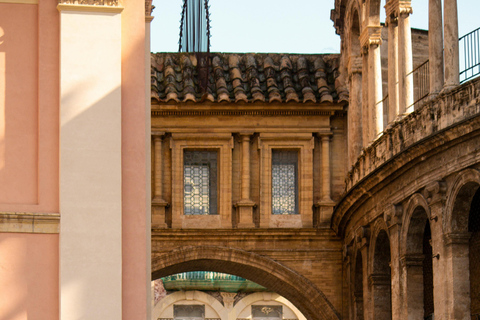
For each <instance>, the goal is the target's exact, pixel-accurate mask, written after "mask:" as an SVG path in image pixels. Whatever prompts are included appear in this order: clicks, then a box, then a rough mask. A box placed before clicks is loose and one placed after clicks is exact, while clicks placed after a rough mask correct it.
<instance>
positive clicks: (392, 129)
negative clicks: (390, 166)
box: [345, 78, 480, 192]
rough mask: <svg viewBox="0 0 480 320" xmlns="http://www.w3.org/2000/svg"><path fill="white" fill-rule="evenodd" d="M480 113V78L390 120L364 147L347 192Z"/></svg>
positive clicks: (348, 178) (348, 177)
mask: <svg viewBox="0 0 480 320" xmlns="http://www.w3.org/2000/svg"><path fill="white" fill-rule="evenodd" d="M479 113H480V79H479V78H477V79H475V80H472V81H470V82H467V83H465V84H463V85H461V86H458V87H456V88H455V89H453V90H451V91H448V92H443V93H441V94H440V95H438V96H437V97H436V98H434V99H433V100H430V101H426V102H425V104H424V105H423V106H421V107H420V108H419V109H417V110H415V111H414V112H412V113H410V114H408V115H406V116H405V117H403V118H401V119H400V120H398V121H394V122H393V123H390V124H389V126H388V127H387V128H386V129H385V130H384V132H383V134H382V135H381V136H380V137H379V138H378V139H376V140H375V141H374V142H372V143H371V144H370V145H369V146H367V147H366V148H364V149H363V150H362V152H361V154H360V156H359V157H358V159H357V161H356V163H355V164H354V165H353V166H352V168H351V170H350V171H349V173H348V175H347V178H346V190H345V191H346V192H348V191H349V190H351V189H352V188H354V187H355V186H356V185H357V184H359V183H360V182H361V181H362V180H363V179H365V178H366V177H367V176H369V175H372V174H374V172H375V171H376V170H377V169H378V168H380V167H382V166H384V165H386V164H387V163H391V162H394V161H395V158H396V157H397V156H398V155H400V154H401V153H403V152H406V151H407V150H408V149H409V148H411V147H413V146H415V145H416V144H418V143H419V142H421V141H422V140H424V139H426V138H429V137H431V136H432V135H433V134H435V133H438V132H440V131H442V130H445V129H447V128H448V127H450V126H453V125H455V124H457V123H459V122H462V121H465V120H468V119H469V118H472V117H475V116H477V115H478V114H479ZM412 156H413V154H412Z"/></svg>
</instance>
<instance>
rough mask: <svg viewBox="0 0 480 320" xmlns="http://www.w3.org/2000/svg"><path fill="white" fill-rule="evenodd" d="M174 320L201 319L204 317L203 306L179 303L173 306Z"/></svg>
mask: <svg viewBox="0 0 480 320" xmlns="http://www.w3.org/2000/svg"><path fill="white" fill-rule="evenodd" d="M173 317H174V318H175V320H203V319H204V318H205V306H204V305H197V304H180V305H174V306H173Z"/></svg>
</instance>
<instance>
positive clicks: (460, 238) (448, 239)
mask: <svg viewBox="0 0 480 320" xmlns="http://www.w3.org/2000/svg"><path fill="white" fill-rule="evenodd" d="M470 237H471V234H470V233H468V232H465V233H453V232H452V233H447V234H444V235H443V241H444V242H445V245H446V246H450V245H455V244H457V245H458V244H460V245H462V244H463V245H468V243H469V241H470Z"/></svg>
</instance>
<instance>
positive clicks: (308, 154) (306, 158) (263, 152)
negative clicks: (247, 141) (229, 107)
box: [258, 132, 315, 228]
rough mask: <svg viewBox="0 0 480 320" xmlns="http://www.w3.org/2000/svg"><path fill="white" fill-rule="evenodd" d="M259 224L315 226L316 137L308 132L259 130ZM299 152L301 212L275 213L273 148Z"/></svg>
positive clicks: (298, 181)
mask: <svg viewBox="0 0 480 320" xmlns="http://www.w3.org/2000/svg"><path fill="white" fill-rule="evenodd" d="M258 139H259V141H258V142H259V143H258V148H259V150H260V227H261V228H310V227H313V149H314V145H315V144H314V137H313V135H312V133H311V132H309V133H260V135H259V137H258ZM273 149H282V150H296V151H298V168H297V184H298V186H297V197H298V204H297V205H298V214H288V215H274V214H272V150H273Z"/></svg>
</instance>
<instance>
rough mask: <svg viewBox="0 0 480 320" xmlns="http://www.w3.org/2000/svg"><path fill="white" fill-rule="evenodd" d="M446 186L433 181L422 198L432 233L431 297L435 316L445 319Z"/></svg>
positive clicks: (440, 182)
mask: <svg viewBox="0 0 480 320" xmlns="http://www.w3.org/2000/svg"><path fill="white" fill-rule="evenodd" d="M446 191H447V186H446V183H445V182H444V181H433V182H431V183H430V184H428V185H427V186H426V187H425V190H424V197H425V199H426V200H427V203H428V204H429V207H430V229H431V232H432V253H433V255H434V256H435V257H436V258H432V259H433V261H432V269H433V270H432V271H433V290H434V291H433V296H434V297H435V299H434V309H435V316H436V317H437V318H440V319H446V305H447V292H446V290H445V259H444V258H445V252H444V245H443V239H442V235H443V229H442V225H443V217H444V208H445V193H446Z"/></svg>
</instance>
